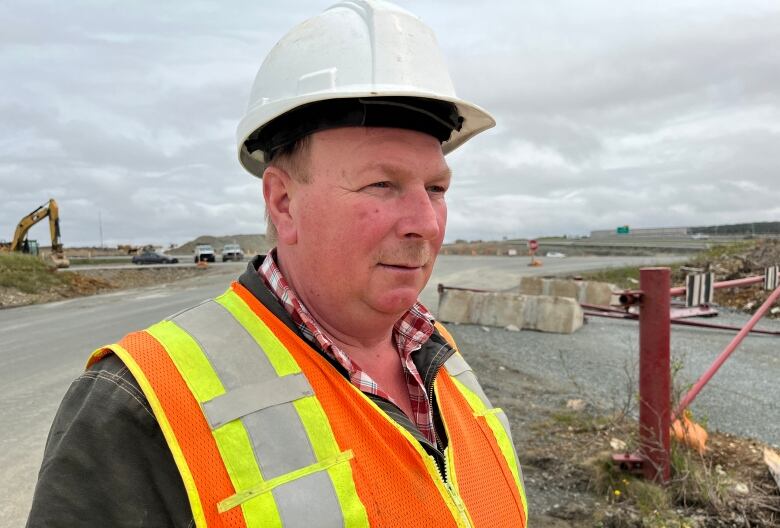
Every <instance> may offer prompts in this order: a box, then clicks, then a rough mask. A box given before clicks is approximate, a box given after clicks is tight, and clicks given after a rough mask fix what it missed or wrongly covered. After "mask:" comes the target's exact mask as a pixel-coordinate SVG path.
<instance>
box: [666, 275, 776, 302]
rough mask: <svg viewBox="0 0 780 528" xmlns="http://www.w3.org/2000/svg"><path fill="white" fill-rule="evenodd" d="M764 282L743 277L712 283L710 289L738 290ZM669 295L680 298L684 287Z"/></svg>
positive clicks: (673, 289)
mask: <svg viewBox="0 0 780 528" xmlns="http://www.w3.org/2000/svg"><path fill="white" fill-rule="evenodd" d="M763 282H764V277H763V276H762V277H745V278H744V279H734V280H728V281H720V282H715V283H713V285H712V287H713V288H715V289H716V290H719V289H721V288H738V287H740V286H750V285H751V284H759V283H763ZM669 293H671V294H672V297H680V296H681V295H685V286H679V287H677V288H672V289H671V290H669Z"/></svg>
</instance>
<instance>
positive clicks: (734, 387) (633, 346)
mask: <svg viewBox="0 0 780 528" xmlns="http://www.w3.org/2000/svg"><path fill="white" fill-rule="evenodd" d="M747 319H748V317H747V316H745V315H742V314H737V313H721V315H719V316H718V317H717V318H715V319H710V321H711V322H717V323H720V324H731V325H740V326H741V325H742V324H744V322H746V321H747ZM450 326H451V331H452V333H453V335H455V337H456V338H458V339H459V341H460V342H461V343H462V344H461V347H462V348H463V349H464V354H466V355H467V356H468V357H469V358H471V357H474V356H476V355H478V354H480V349H484V352H483V353H484V354H489V355H490V357H494V358H497V359H498V360H499V361H501V363H502V364H503V365H504V366H506V367H510V366H511V367H512V368H514V369H517V370H518V371H519V372H520V373H521V374H522V375H524V376H530V377H533V378H539V379H543V380H544V383H545V385H547V386H549V387H550V389H551V390H553V391H554V394H551V395H550V396H549V401H545V402H544V403H549V404H560V403H561V402H562V403H565V401H566V400H567V399H570V398H582V399H585V400H586V401H588V402H589V403H591V404H592V405H593V406H595V407H596V408H598V409H602V410H612V409H620V408H622V407H623V406H624V405H625V403H626V400H627V397H628V394H629V392H628V388H627V384H628V383H629V382H630V383H631V386H632V387H634V388H633V389H632V390H633V391H634V393H635V392H636V390H637V389H636V380H637V369H638V367H637V365H638V348H639V347H638V340H639V336H638V325H637V323H635V322H629V321H619V320H612V319H602V318H595V317H593V318H589V319H588V322H587V324H586V325H584V326H583V327H582V328H581V329H580V330H578V331H577V332H575V333H574V334H571V335H563V334H544V333H540V332H531V331H523V332H509V331H506V330H503V329H497V328H491V329H489V331H485V330H484V329H483V327H479V326H471V325H450ZM759 327H761V328H766V329H771V330H780V321H776V320H775V321H770V320H764V321H761V323H759ZM734 335H735V333H733V332H726V331H721V330H708V329H699V328H690V327H675V326H673V327H672V358H673V361H675V360H678V361H680V362H681V363H682V365H683V368H682V371H681V373H680V375H678V379H677V380H676V381H675V385H676V386H678V387H684V386H687V385H688V384H690V383H692V382H693V381H695V380H696V379H697V378H698V376H699V375H701V374H702V373H703V372H704V371H705V370H706V368H707V367H708V366H709V365H710V364H711V363H712V361H713V360H714V359H715V358H716V357H717V356H718V354H720V352H721V351H722V350H723V348H725V346H726V345H727V344H728V343H729V341H730V340H731V338H732V337H733V336H734ZM779 345H780V337H773V336H760V335H753V336H749V337H748V338H746V339H745V341H743V342H742V344H741V345H740V347H739V348H737V350H736V351H735V352H734V353H733V354H732V356H731V357H730V359H729V360H728V361H726V363H725V364H724V365H723V366H722V367H721V369H720V370H719V371H718V373H717V374H716V375H715V377H714V378H713V379H712V381H710V383H709V384H708V385H707V386H706V387H705V388H704V390H703V391H702V392H701V393H700V394H699V396H698V398H697V399H696V400H695V401H694V403H693V404H692V406H691V408H692V410H693V411H694V414H695V416H697V417H699V419H702V420H706V422H707V424H708V426H709V428H710V429H716V430H721V431H724V432H729V433H733V434H738V435H741V436H748V437H754V438H757V439H759V440H762V441H764V442H766V443H768V444H771V445H774V446H775V447H778V446H779V445H780V420H778V417H780V403H778V402H780V383H778V379H780V351H779V350H780V346H779ZM634 395H635V394H634ZM634 395H632V396H634Z"/></svg>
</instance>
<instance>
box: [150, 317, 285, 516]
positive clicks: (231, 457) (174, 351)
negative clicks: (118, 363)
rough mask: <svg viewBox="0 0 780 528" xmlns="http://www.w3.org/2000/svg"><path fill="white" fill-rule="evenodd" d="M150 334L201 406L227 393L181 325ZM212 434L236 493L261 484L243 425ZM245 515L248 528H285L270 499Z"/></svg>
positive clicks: (249, 507)
mask: <svg viewBox="0 0 780 528" xmlns="http://www.w3.org/2000/svg"><path fill="white" fill-rule="evenodd" d="M147 332H148V333H149V334H151V335H152V337H154V338H155V339H157V341H159V342H160V344H162V346H163V347H165V349H166V350H167V351H168V355H169V356H170V357H171V360H172V361H173V363H174V364H175V365H176V368H177V369H178V370H179V372H180V373H181V374H182V377H183V378H184V381H185V382H186V383H187V386H188V387H189V389H190V391H191V392H192V394H193V396H194V397H195V399H196V400H197V401H198V402H201V403H202V402H204V401H208V400H211V399H212V398H215V397H217V396H220V395H222V394H224V393H225V388H224V386H223V385H222V382H221V381H220V380H219V378H218V377H217V375H216V373H215V372H214V369H213V368H212V367H211V365H210V363H209V362H208V360H207V359H206V357H205V356H204V354H203V351H202V350H201V349H200V347H199V346H198V344H197V342H196V341H195V340H194V339H193V338H192V337H191V336H190V335H189V334H187V333H186V332H185V331H184V330H182V329H181V328H180V327H179V326H178V325H176V324H175V323H173V322H171V321H162V322H160V323H157V324H156V325H153V326H151V327H150V328H148V329H147ZM212 434H213V435H214V439H215V440H216V443H217V448H218V449H219V452H220V455H221V456H222V460H223V461H224V462H225V469H226V470H227V472H228V475H229V476H230V481H231V482H232V483H233V487H234V488H235V489H237V490H240V489H246V488H249V487H251V486H253V485H255V484H256V483H257V482H259V481H261V480H262V477H261V475H260V469H259V468H258V467H257V464H255V463H254V452H253V450H252V443H251V441H250V439H249V435H248V434H247V432H246V430H245V429H244V426H243V424H242V423H241V422H240V421H234V422H231V423H229V424H226V425H225V426H223V427H221V428H219V429H218V430H216V431H212ZM242 511H243V513H244V519H246V521H247V525H248V526H252V525H253V523H252V520H253V519H260V518H262V519H264V520H265V521H266V523H267V526H276V527H279V528H281V526H282V523H281V520H280V519H279V514H278V511H277V510H276V503H275V502H274V500H273V497H271V496H270V495H269V496H265V497H260V498H258V500H256V501H251V502H249V503H246V504H243V505H242ZM272 519H273V520H275V521H276V522H274V521H273V520H272Z"/></svg>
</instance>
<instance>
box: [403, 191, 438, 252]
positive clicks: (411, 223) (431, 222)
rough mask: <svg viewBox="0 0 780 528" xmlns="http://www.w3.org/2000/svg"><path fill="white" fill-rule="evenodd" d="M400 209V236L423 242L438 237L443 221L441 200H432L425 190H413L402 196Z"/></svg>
mask: <svg viewBox="0 0 780 528" xmlns="http://www.w3.org/2000/svg"><path fill="white" fill-rule="evenodd" d="M437 200H438V201H440V203H439V202H437ZM400 207H401V220H400V221H399V222H398V230H399V233H398V234H399V235H400V236H402V237H404V238H421V239H424V240H434V239H436V238H437V237H438V236H439V232H440V229H441V227H442V226H440V221H442V220H443V218H442V217H443V215H444V214H445V207H446V206H445V204H444V199H443V198H441V197H439V198H432V197H431V195H430V193H428V190H427V189H425V188H419V189H417V188H415V189H411V190H408V191H407V192H405V193H404V194H403V199H402V200H401V203H400Z"/></svg>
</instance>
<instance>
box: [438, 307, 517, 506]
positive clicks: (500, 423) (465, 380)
mask: <svg viewBox="0 0 780 528" xmlns="http://www.w3.org/2000/svg"><path fill="white" fill-rule="evenodd" d="M435 326H436V329H437V330H438V331H439V334H441V336H442V337H443V338H444V339H445V340H446V341H447V342H448V343H449V344H450V346H451V347H452V348H454V349H455V355H453V356H452V357H451V358H450V359H449V360H447V362H446V363H445V368H447V367H448V366H449V367H450V369H452V370H453V372H450V369H448V372H449V373H450V375H451V376H452V379H453V381H454V382H455V386H456V387H457V388H458V390H459V391H460V392H461V394H463V396H464V397H465V398H466V401H467V402H468V404H469V405H470V406H471V408H472V410H473V411H474V414H475V416H483V417H484V418H485V421H486V423H487V424H488V426H489V427H490V430H491V431H493V435H494V436H495V438H496V441H497V442H498V447H499V449H500V450H501V454H502V455H504V458H505V459H506V461H507V465H508V466H509V469H510V471H511V472H512V476H513V477H514V479H515V484H516V485H517V489H518V490H519V492H520V498H521V499H522V501H523V510H524V511H525V518H526V519H528V501H527V500H526V496H525V486H524V483H523V472H522V470H521V469H520V462H519V461H518V459H517V452H516V451H515V447H514V444H513V442H512V432H511V431H510V429H509V420H508V419H507V416H506V414H504V411H503V410H501V409H499V408H494V407H493V406H492V405H490V402H489V400H488V398H487V396H485V393H484V392H483V391H482V388H481V386H480V385H479V383H478V382H477V380H476V377H475V376H474V373H473V372H472V371H471V367H470V366H469V365H468V363H466V360H465V359H463V356H462V355H461V354H460V351H459V350H458V345H457V344H456V343H455V339H454V338H453V337H452V334H450V332H449V331H448V330H447V328H446V327H445V326H444V325H442V324H441V323H439V322H438V321H437V322H436V324H435ZM448 363H449V365H448ZM453 367H454V368H453ZM474 389H477V392H475V390H474Z"/></svg>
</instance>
